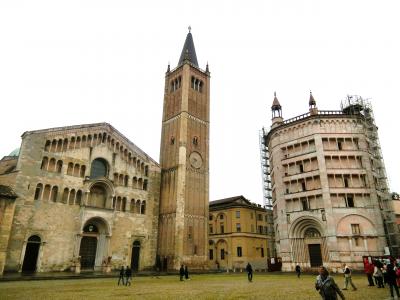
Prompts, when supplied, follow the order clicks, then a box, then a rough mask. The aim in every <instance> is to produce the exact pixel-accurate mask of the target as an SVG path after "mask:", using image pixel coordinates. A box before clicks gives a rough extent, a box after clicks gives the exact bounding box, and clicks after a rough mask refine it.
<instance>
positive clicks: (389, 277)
mask: <svg viewBox="0 0 400 300" xmlns="http://www.w3.org/2000/svg"><path fill="white" fill-rule="evenodd" d="M396 278H397V276H396V271H395V270H394V266H393V264H392V263H389V264H388V265H387V266H386V282H387V284H389V288H390V296H391V297H392V298H393V289H395V291H396V295H397V297H400V295H399V288H398V287H397V283H396Z"/></svg>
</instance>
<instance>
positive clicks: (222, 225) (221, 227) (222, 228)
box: [219, 224, 225, 233]
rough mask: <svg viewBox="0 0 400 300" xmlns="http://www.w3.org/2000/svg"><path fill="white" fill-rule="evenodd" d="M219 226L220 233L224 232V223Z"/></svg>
mask: <svg viewBox="0 0 400 300" xmlns="http://www.w3.org/2000/svg"><path fill="white" fill-rule="evenodd" d="M219 228H220V233H225V230H224V229H225V228H224V224H221V226H220V227H219Z"/></svg>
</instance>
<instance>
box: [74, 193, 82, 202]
mask: <svg viewBox="0 0 400 300" xmlns="http://www.w3.org/2000/svg"><path fill="white" fill-rule="evenodd" d="M75 204H76V205H81V204H82V191H81V190H78V192H77V193H76V199H75Z"/></svg>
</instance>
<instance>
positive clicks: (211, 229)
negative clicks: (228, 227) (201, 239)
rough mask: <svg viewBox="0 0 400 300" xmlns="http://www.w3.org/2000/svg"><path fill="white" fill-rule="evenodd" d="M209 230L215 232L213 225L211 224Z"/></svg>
mask: <svg viewBox="0 0 400 300" xmlns="http://www.w3.org/2000/svg"><path fill="white" fill-rule="evenodd" d="M209 232H210V233H213V226H212V225H210V226H209Z"/></svg>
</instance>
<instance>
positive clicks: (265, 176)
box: [259, 128, 272, 209]
mask: <svg viewBox="0 0 400 300" xmlns="http://www.w3.org/2000/svg"><path fill="white" fill-rule="evenodd" d="M265 136H266V132H265V129H264V128H263V129H262V130H260V132H259V141H260V161H261V177H262V189H263V204H264V207H265V208H266V209H272V186H271V168H270V161H269V151H268V145H267V143H266V141H265Z"/></svg>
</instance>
